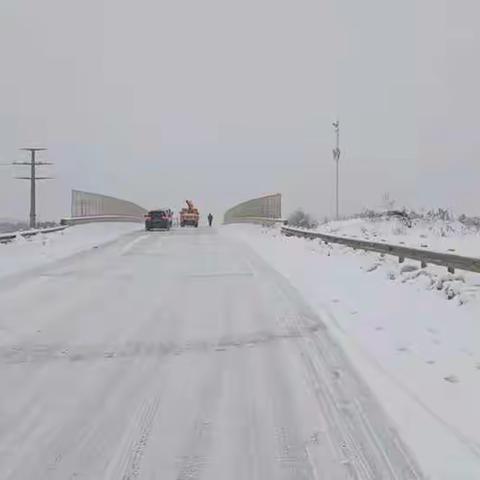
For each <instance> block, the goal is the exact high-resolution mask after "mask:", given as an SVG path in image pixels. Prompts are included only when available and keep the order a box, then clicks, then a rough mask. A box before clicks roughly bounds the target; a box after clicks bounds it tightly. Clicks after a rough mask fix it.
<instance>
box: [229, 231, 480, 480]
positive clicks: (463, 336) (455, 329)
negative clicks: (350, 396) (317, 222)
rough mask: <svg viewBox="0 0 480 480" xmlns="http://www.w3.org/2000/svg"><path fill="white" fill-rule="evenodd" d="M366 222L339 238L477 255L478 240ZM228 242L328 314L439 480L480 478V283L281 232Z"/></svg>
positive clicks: (325, 316) (357, 363) (244, 234)
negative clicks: (247, 250) (242, 245)
mask: <svg viewBox="0 0 480 480" xmlns="http://www.w3.org/2000/svg"><path fill="white" fill-rule="evenodd" d="M362 223H364V222H362V221H358V222H357V221H348V222H345V223H344V225H343V226H342V227H341V228H339V229H337V230H336V231H335V232H333V231H332V230H330V231H331V232H332V233H336V234H341V233H345V234H348V235H349V236H353V235H358V236H359V237H360V233H361V235H362V238H365V237H367V238H368V236H373V231H374V230H375V232H376V233H377V236H378V237H382V238H385V239H386V240H387V241H392V240H393V239H399V240H400V239H402V241H404V242H405V244H408V245H412V246H413V245H415V244H416V243H423V242H429V244H431V245H432V246H434V247H435V248H440V246H441V245H443V246H444V247H446V246H447V244H448V246H449V247H452V248H455V249H458V250H464V249H465V248H466V247H465V246H466V245H468V246H470V247H471V251H470V253H473V251H474V243H475V236H474V235H464V236H463V237H462V236H461V235H458V234H455V235H452V236H449V237H448V236H447V237H443V236H442V234H441V232H442V230H439V231H438V232H439V233H438V234H437V233H435V231H434V230H432V229H428V228H427V229H426V230H424V231H423V233H420V231H421V229H420V228H418V227H417V228H415V227H414V229H413V230H410V231H412V232H415V234H414V235H407V233H405V234H403V236H402V235H400V234H399V233H398V232H392V231H391V230H390V228H391V225H385V224H383V225H382V224H381V223H380V222H379V223H378V224H377V225H376V226H375V229H370V230H368V231H367V232H366V231H364V230H363V229H362V227H363V225H362ZM324 231H325V230H324ZM389 232H390V233H389ZM380 233H382V235H380ZM222 234H223V235H227V236H230V237H235V238H238V239H241V240H242V241H245V242H247V243H248V244H249V245H250V246H251V247H252V248H253V249H254V250H255V251H256V252H257V253H258V254H259V255H260V256H261V257H263V258H264V259H265V260H266V261H267V262H268V263H269V264H271V265H272V266H273V267H274V268H275V269H277V270H278V271H279V272H280V273H282V274H283V275H284V276H285V277H286V278H288V279H289V280H290V282H291V283H292V285H294V286H295V287H296V288H297V289H298V290H299V291H300V292H301V294H302V295H303V296H304V298H305V299H306V300H307V301H308V302H309V303H310V304H311V305H312V306H313V307H314V309H315V310H316V311H317V312H318V313H319V314H320V315H321V318H322V319H323V320H324V321H325V322H326V323H327V325H328V327H329V329H330V330H331V332H332V333H333V334H334V335H335V338H336V339H337V340H338V341H339V342H340V343H341V344H342V345H343V347H344V349H345V351H346V353H347V354H348V356H349V357H350V359H351V361H352V363H353V364H354V365H355V366H356V368H357V370H358V371H360V372H361V373H362V375H363V376H364V378H365V379H366V380H367V381H368V383H369V385H370V386H371V388H372V389H373V390H374V391H375V393H376V395H377V396H378V398H379V399H380V400H381V402H382V404H383V406H384V407H385V408H386V410H387V412H388V413H389V415H390V416H391V418H392V419H393V420H394V422H395V423H396V425H397V428H398V429H399V431H400V432H401V434H402V436H403V437H404V439H405V440H406V441H407V443H408V444H409V445H410V446H411V448H412V450H413V451H414V452H415V453H416V454H417V456H418V459H419V461H420V462H421V465H422V467H423V468H424V470H425V471H426V472H427V473H428V474H430V475H431V478H434V479H478V478H480V416H479V415H478V405H480V341H479V340H480V300H479V299H478V298H477V291H478V288H479V287H480V276H479V275H475V274H462V273H459V274H457V275H449V274H447V273H446V271H445V269H442V268H439V267H427V268H426V269H424V270H420V269H419V268H418V267H419V265H417V264H416V263H415V262H408V261H406V262H405V264H402V265H399V264H398V261H397V260H396V259H395V258H393V257H385V258H382V257H380V256H379V255H378V254H374V253H367V252H361V251H354V250H352V249H349V248H347V247H343V246H339V245H328V246H327V245H324V244H321V243H320V242H319V241H312V240H305V239H299V238H286V237H284V236H282V235H281V234H280V233H279V231H278V230H277V229H265V228H261V227H257V226H251V225H250V226H249V225H231V226H226V227H223V229H222ZM421 235H426V237H424V236H421ZM476 238H477V239H478V238H479V237H476ZM448 242H449V243H448ZM479 243H480V242H479ZM460 247H461V248H460ZM477 251H480V249H477ZM462 253H465V252H464V251H462Z"/></svg>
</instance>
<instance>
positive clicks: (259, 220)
mask: <svg viewBox="0 0 480 480" xmlns="http://www.w3.org/2000/svg"><path fill="white" fill-rule="evenodd" d="M285 222H286V220H285V219H284V218H266V217H235V218H233V219H230V220H228V221H226V222H224V224H225V225H228V224H232V223H257V224H260V225H276V224H278V223H281V224H282V225H283V224H285Z"/></svg>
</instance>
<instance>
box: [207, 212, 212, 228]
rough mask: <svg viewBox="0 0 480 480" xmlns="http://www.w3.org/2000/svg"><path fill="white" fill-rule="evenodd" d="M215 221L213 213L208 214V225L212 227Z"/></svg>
mask: <svg viewBox="0 0 480 480" xmlns="http://www.w3.org/2000/svg"><path fill="white" fill-rule="evenodd" d="M212 223H213V215H212V214H211V213H209V214H208V225H209V226H210V227H211V226H212Z"/></svg>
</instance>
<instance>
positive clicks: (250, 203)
mask: <svg viewBox="0 0 480 480" xmlns="http://www.w3.org/2000/svg"><path fill="white" fill-rule="evenodd" d="M281 217H282V195H281V194H280V193H276V194H273V195H266V196H264V197H259V198H254V199H252V200H247V201H246V202H242V203H239V204H238V205H235V206H234V207H232V208H230V209H229V210H227V211H226V212H225V215H224V218H223V223H226V224H227V223H262V220H263V223H265V222H268V221H270V222H271V221H282V219H281Z"/></svg>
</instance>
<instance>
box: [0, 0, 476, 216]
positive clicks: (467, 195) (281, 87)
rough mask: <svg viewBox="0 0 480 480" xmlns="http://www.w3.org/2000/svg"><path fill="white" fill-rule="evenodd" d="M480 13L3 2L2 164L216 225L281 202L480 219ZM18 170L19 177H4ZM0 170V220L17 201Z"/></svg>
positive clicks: (49, 197) (463, 0)
mask: <svg viewBox="0 0 480 480" xmlns="http://www.w3.org/2000/svg"><path fill="white" fill-rule="evenodd" d="M479 18H480V2H478V0H401V1H399V0H362V1H358V0H135V1H133V0H82V1H78V0H41V1H39V0H2V1H1V2H0V61H1V64H0V65H1V67H0V162H9V161H11V160H18V159H20V158H22V156H21V154H19V152H18V151H17V148H18V147H21V146H27V145H28V146H29V145H40V146H47V147H49V152H48V159H49V160H51V161H54V162H55V163H56V165H55V167H52V168H50V167H49V168H48V170H47V168H45V172H47V173H53V174H54V175H55V177H56V180H53V181H49V182H48V183H43V184H42V185H41V187H40V189H39V210H40V211H39V216H40V218H42V219H46V218H55V217H59V216H61V215H63V214H65V213H67V212H68V208H69V190H70V189H71V188H79V189H86V190H90V191H96V192H100V193H106V194H111V195H116V196H120V197H123V198H126V199H129V200H132V201H135V202H137V203H140V204H141V205H143V206H145V207H147V208H148V207H155V206H163V205H169V206H172V207H174V208H178V207H179V206H180V205H181V203H182V201H183V200H184V199H185V198H192V199H194V200H195V201H196V203H197V204H199V206H200V208H202V209H203V210H213V211H215V212H218V213H220V212H222V211H223V210H224V209H225V208H227V207H229V206H231V205H232V204H234V203H236V202H238V201H241V200H244V199H248V198H250V197H252V196H257V195H261V194H264V193H273V192H277V191H279V192H282V193H283V194H284V205H285V207H286V209H287V210H289V209H291V208H294V207H296V206H303V207H305V208H306V209H307V210H309V211H311V212H313V213H315V214H317V215H319V216H320V215H329V214H332V213H333V208H334V190H333V186H334V163H333V160H332V154H331V150H332V146H333V141H334V134H333V129H332V127H331V122H332V121H333V120H335V119H336V118H337V116H338V117H339V118H340V121H341V124H342V158H341V208H342V211H343V212H353V211H358V210H360V209H361V208H362V207H371V206H376V205H378V204H379V203H380V200H381V196H382V194H383V193H384V192H386V191H388V192H390V194H391V196H392V197H393V198H395V199H396V200H397V201H398V204H399V205H403V204H405V205H407V206H411V207H430V206H442V207H450V208H452V209H454V210H456V211H466V212H467V213H471V214H479V215H480V206H479V202H478V199H479V196H480V192H479V187H478V181H479V178H480V161H479V155H478V154H479V151H480V134H479V112H480V108H479V107H480V95H479V88H480V64H479V58H480V33H479V32H480V29H479V28H478V19H479ZM16 168H17V169H18V167H16ZM16 173H21V171H19V170H14V169H12V168H10V167H1V170H0V217H22V218H23V217H26V216H27V214H28V188H27V187H28V186H27V184H26V183H24V182H21V181H19V180H13V178H12V177H13V175H14V174H16Z"/></svg>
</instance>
